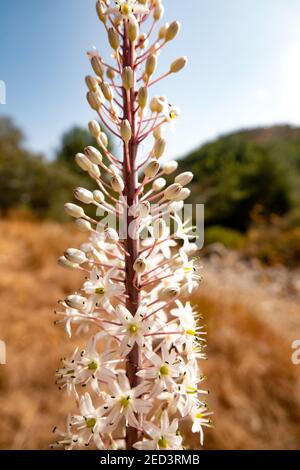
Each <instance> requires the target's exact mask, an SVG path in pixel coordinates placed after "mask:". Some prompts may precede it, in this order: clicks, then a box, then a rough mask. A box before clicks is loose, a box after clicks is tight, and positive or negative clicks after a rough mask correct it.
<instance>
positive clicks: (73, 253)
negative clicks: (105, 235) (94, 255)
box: [64, 248, 87, 264]
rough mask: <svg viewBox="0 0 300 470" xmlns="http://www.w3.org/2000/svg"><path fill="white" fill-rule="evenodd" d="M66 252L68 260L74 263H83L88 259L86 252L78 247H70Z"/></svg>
mask: <svg viewBox="0 0 300 470" xmlns="http://www.w3.org/2000/svg"><path fill="white" fill-rule="evenodd" d="M64 254H65V257H66V258H67V260H69V261H71V263H74V264H83V263H85V262H86V261H87V259H86V256H85V253H83V251H81V250H77V249H76V248H68V249H67V250H66V251H65V253H64Z"/></svg>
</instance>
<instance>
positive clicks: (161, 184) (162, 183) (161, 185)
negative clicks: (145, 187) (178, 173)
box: [152, 178, 167, 193]
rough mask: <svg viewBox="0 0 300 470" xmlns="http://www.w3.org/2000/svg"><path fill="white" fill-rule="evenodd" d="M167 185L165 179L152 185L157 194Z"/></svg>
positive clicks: (158, 179)
mask: <svg viewBox="0 0 300 470" xmlns="http://www.w3.org/2000/svg"><path fill="white" fill-rule="evenodd" d="M166 184H167V182H166V180H165V179H164V178H157V180H155V181H154V183H153V185H152V189H153V191H155V192H156V193H157V192H158V191H161V190H162V189H163V188H164V187H165V186H166Z"/></svg>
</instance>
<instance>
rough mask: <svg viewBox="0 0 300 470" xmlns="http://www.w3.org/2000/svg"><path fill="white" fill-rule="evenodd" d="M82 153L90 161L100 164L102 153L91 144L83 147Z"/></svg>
mask: <svg viewBox="0 0 300 470" xmlns="http://www.w3.org/2000/svg"><path fill="white" fill-rule="evenodd" d="M84 153H85V155H86V156H87V157H88V158H89V160H90V161H91V162H92V163H95V165H101V163H102V155H101V153H100V152H99V150H98V149H96V148H95V147H93V146H92V145H89V146H88V147H86V148H85V149H84Z"/></svg>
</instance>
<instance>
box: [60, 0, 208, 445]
mask: <svg viewBox="0 0 300 470" xmlns="http://www.w3.org/2000/svg"><path fill="white" fill-rule="evenodd" d="M96 8H97V13H98V17H99V19H100V21H101V22H102V23H103V25H104V27H105V29H106V31H107V35H108V41H109V44H110V46H111V48H112V50H113V54H112V58H113V60H114V61H115V65H114V66H112V65H110V64H108V63H106V62H105V61H104V60H103V58H102V57H100V55H99V54H98V52H97V51H96V50H92V51H90V52H89V53H88V57H89V60H90V62H91V65H92V68H93V71H94V72H95V75H93V76H91V75H89V76H87V77H86V84H87V86H88V94H87V99H88V103H89V104H90V106H91V107H92V109H93V110H95V111H96V112H97V114H98V117H99V118H100V121H101V123H102V127H100V124H99V122H98V121H96V120H94V121H91V122H90V123H89V129H90V132H91V134H92V136H93V137H94V138H95V141H96V143H97V146H98V149H100V150H98V149H97V148H96V147H87V148H86V149H84V153H78V154H77V155H76V156H75V159H76V162H77V164H78V165H79V166H80V168H81V169H82V170H83V171H85V172H87V173H88V174H89V175H90V177H91V178H92V179H93V180H94V182H95V188H96V189H95V190H94V191H93V192H92V191H90V190H87V189H85V188H77V189H76V190H75V191H74V196H75V198H76V199H77V201H79V202H81V203H83V204H86V205H89V206H91V205H94V206H95V209H96V213H97V217H96V216H95V218H92V217H91V216H90V215H87V213H86V212H85V210H84V209H83V208H82V207H81V205H77V204H73V203H68V204H66V205H65V210H66V212H67V214H69V215H70V216H71V217H73V218H74V219H75V222H76V225H77V227H78V228H79V229H80V230H81V231H82V232H86V233H87V234H88V237H89V238H88V241H87V242H85V243H83V244H82V245H81V246H80V247H79V248H69V249H67V250H66V251H65V253H64V255H63V256H62V257H61V258H60V259H59V263H60V265H62V266H64V267H66V268H69V269H77V270H80V271H82V273H83V274H84V276H85V280H84V283H83V285H82V287H81V288H80V289H79V290H78V292H76V293H74V294H73V295H69V296H68V297H67V298H65V299H64V300H63V301H61V302H60V308H59V310H58V311H57V312H56V314H57V315H59V316H60V319H59V320H58V321H57V322H56V323H63V324H64V325H65V329H66V332H67V333H68V335H69V336H71V334H72V333H73V331H74V329H75V331H76V332H77V333H78V332H81V333H84V334H87V335H89V340H88V344H87V346H86V349H85V350H83V351H81V350H79V349H76V351H75V352H74V353H73V355H72V356H71V357H70V358H64V359H63V360H62V364H61V367H60V368H59V369H58V370H57V373H56V375H57V384H58V386H59V387H60V388H66V389H67V390H68V392H69V393H71V394H73V395H74V397H75V399H76V402H77V405H78V410H79V411H78V415H75V416H69V417H68V419H67V430H66V432H61V431H57V433H58V435H59V440H58V441H57V442H56V443H55V444H54V447H57V446H62V447H64V448H65V449H72V448H78V447H82V446H87V445H89V444H90V443H91V442H93V444H94V445H95V446H96V447H97V448H99V449H118V448H124V447H126V448H127V449H132V448H135V449H161V450H162V449H182V448H183V445H184V443H183V442H184V436H182V434H181V432H180V430H181V425H182V423H183V421H185V422H187V421H188V420H190V422H191V430H192V432H195V433H200V441H201V444H202V443H203V429H202V428H203V426H210V418H209V415H210V413H209V412H208V411H207V406H206V403H205V397H206V394H207V392H206V391H205V390H203V389H202V387H201V383H202V382H203V380H205V377H204V376H203V375H202V373H201V370H200V367H199V361H200V360H202V359H205V358H206V356H205V332H204V331H203V328H202V327H201V326H200V325H199V321H200V315H199V314H198V312H197V311H195V310H194V309H193V307H192V305H191V303H190V302H189V300H188V297H189V295H190V294H191V293H192V291H193V290H194V289H195V288H196V287H197V286H198V283H199V280H200V278H201V274H200V270H201V267H200V266H199V263H198V261H197V259H196V258H195V257H193V256H194V254H195V252H196V251H197V246H196V244H195V243H194V235H193V234H192V230H193V228H192V227H191V226H189V224H188V223H186V222H185V223H183V222H182V220H181V217H180V213H181V211H182V208H183V205H184V200H186V199H187V198H188V197H189V195H190V190H189V189H188V188H187V187H186V186H187V185H188V184H189V183H190V182H191V181H192V179H193V174H192V173H190V172H185V173H181V174H178V173H176V174H177V176H176V177H175V179H174V181H173V182H170V178H171V175H172V174H173V173H175V172H176V170H177V168H178V164H177V163H176V162H174V161H167V162H166V163H164V164H161V161H160V158H161V157H162V156H163V155H164V153H165V148H166V142H165V139H164V137H163V129H164V127H165V126H166V125H168V124H170V123H171V125H173V123H174V121H175V120H176V118H177V117H178V116H179V114H180V111H179V109H178V108H177V107H175V106H172V105H170V104H169V102H168V100H167V98H166V97H164V96H153V97H151V98H150V97H149V91H150V88H151V86H152V85H153V84H155V83H157V82H158V81H159V80H160V79H162V78H164V77H166V76H168V75H171V74H173V73H177V72H178V71H180V70H181V69H182V68H183V67H184V66H185V65H186V63H187V60H186V58H185V57H180V58H178V59H176V60H175V61H174V62H173V63H172V64H171V66H170V69H169V70H168V71H167V72H166V73H165V74H163V75H162V76H161V77H159V78H157V79H155V78H153V76H154V74H155V72H156V68H157V59H158V55H159V52H160V51H161V49H162V48H163V47H164V46H165V45H166V44H167V43H168V42H169V41H171V40H172V39H174V38H175V37H176V36H177V34H178V32H179V30H180V24H179V22H177V21H174V22H172V23H170V24H169V23H166V24H164V25H163V26H162V27H161V28H160V29H159V31H158V35H157V38H156V40H155V41H154V43H153V44H152V45H149V39H150V36H151V35H152V33H153V32H154V29H155V27H156V24H157V22H158V20H160V19H161V18H162V17H163V14H164V7H163V4H162V1H161V0H127V1H126V0H117V1H115V2H110V1H109V0H98V1H97V5H96ZM149 22H150V24H149V26H148V27H147V24H148V23H149ZM142 26H144V27H145V28H148V30H147V31H148V32H141V28H142ZM103 126H104V127H103ZM102 128H106V130H107V131H108V132H109V133H110V134H112V135H114V136H115V137H116V138H118V139H120V140H121V142H122V145H123V159H119V158H117V157H116V156H115V155H113V154H112V152H111V151H110V149H109V145H108V138H107V135H106V134H105V132H103V130H102ZM148 136H152V137H153V138H154V142H153V146H152V148H151V150H150V152H149V154H148V155H146V156H141V155H140V152H142V151H143V150H144V146H141V145H140V144H141V143H142V142H143V141H144V140H145V139H146V138H147V137H148ZM100 213H101V214H102V215H101V217H98V216H99V214H100ZM88 214H90V211H88ZM103 214H104V216H109V217H113V218H114V220H115V221H116V226H115V228H113V227H112V225H111V224H108V223H107V221H105V219H104V218H103ZM166 220H171V221H172V228H170V226H169V224H168V223H167V222H166ZM116 227H117V228H118V230H117V228H116ZM120 227H123V231H124V227H125V229H126V230H125V232H126V233H125V236H121V235H120V230H119V229H120Z"/></svg>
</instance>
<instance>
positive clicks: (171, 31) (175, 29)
mask: <svg viewBox="0 0 300 470" xmlns="http://www.w3.org/2000/svg"><path fill="white" fill-rule="evenodd" d="M179 31H180V23H179V21H173V23H171V24H170V26H169V27H168V29H167V31H166V37H165V41H166V42H168V41H172V40H173V39H174V38H175V37H176V36H177V34H178V33H179Z"/></svg>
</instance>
